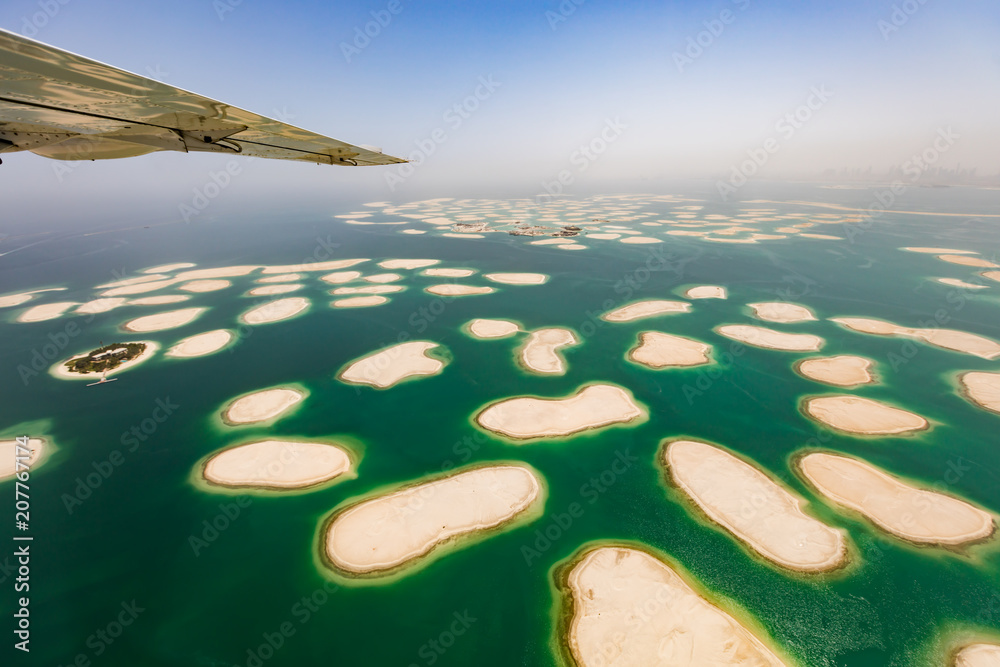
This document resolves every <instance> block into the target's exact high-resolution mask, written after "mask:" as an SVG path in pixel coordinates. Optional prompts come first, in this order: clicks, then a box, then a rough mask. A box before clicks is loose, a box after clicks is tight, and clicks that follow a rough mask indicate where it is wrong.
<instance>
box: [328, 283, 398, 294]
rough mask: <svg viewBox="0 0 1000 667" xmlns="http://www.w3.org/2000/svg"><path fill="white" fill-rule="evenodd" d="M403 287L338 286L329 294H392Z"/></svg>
mask: <svg viewBox="0 0 1000 667" xmlns="http://www.w3.org/2000/svg"><path fill="white" fill-rule="evenodd" d="M404 289H406V288H405V287H403V286H402V285H367V286H365V287H338V288H337V289H335V290H331V291H330V294H333V295H337V294H394V293H396V292H402V291H403V290H404Z"/></svg>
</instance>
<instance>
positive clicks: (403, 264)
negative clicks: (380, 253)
mask: <svg viewBox="0 0 1000 667" xmlns="http://www.w3.org/2000/svg"><path fill="white" fill-rule="evenodd" d="M440 263H441V260H440V259H387V260H385V261H384V262H379V263H378V265H379V266H380V267H381V268H383V269H390V270H392V269H422V268H424V267H425V266H434V265H435V264H440Z"/></svg>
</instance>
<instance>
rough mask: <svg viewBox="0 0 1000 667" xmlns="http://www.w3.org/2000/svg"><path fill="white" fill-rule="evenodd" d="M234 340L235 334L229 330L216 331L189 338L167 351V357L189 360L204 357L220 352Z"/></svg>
mask: <svg viewBox="0 0 1000 667" xmlns="http://www.w3.org/2000/svg"><path fill="white" fill-rule="evenodd" d="M232 339H233V332H231V331H229V330H228V329H216V330H215V331H206V332H205V333H200V334H196V335H194V336H189V337H188V338H185V339H183V340H181V341H179V342H178V343H176V344H175V345H174V346H173V347H171V348H170V349H169V350H167V351H166V353H165V356H168V357H178V358H182V359H188V358H191V357H202V356H204V355H206V354H212V353H213V352H218V351H219V350H221V349H222V348H224V347H225V346H226V345H229V342H230V341H231V340H232Z"/></svg>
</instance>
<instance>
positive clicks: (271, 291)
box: [247, 283, 304, 296]
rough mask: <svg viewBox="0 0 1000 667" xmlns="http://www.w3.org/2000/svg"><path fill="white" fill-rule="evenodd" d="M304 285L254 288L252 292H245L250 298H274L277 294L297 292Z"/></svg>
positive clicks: (286, 284)
mask: <svg viewBox="0 0 1000 667" xmlns="http://www.w3.org/2000/svg"><path fill="white" fill-rule="evenodd" d="M303 287H304V285H301V284H296V283H285V284H282V285H264V286H263V287H254V288H253V289H252V290H250V291H249V292H247V294H248V295H250V296H276V295H278V294H288V293H289V292H297V291H299V290H300V289H302V288H303Z"/></svg>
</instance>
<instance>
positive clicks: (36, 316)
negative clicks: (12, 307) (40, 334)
mask: <svg viewBox="0 0 1000 667" xmlns="http://www.w3.org/2000/svg"><path fill="white" fill-rule="evenodd" d="M79 305H80V304H79V303H78V302H76V301H59V302H57V303H43V304H42V305H40V306H34V307H32V308H29V309H28V310H26V311H24V312H23V313H21V314H20V315H19V316H18V318H17V321H18V322H45V321H46V320H54V319H55V318H57V317H61V316H62V315H63V314H65V312H66V311H67V310H69V309H70V308H72V307H73V306H79Z"/></svg>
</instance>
